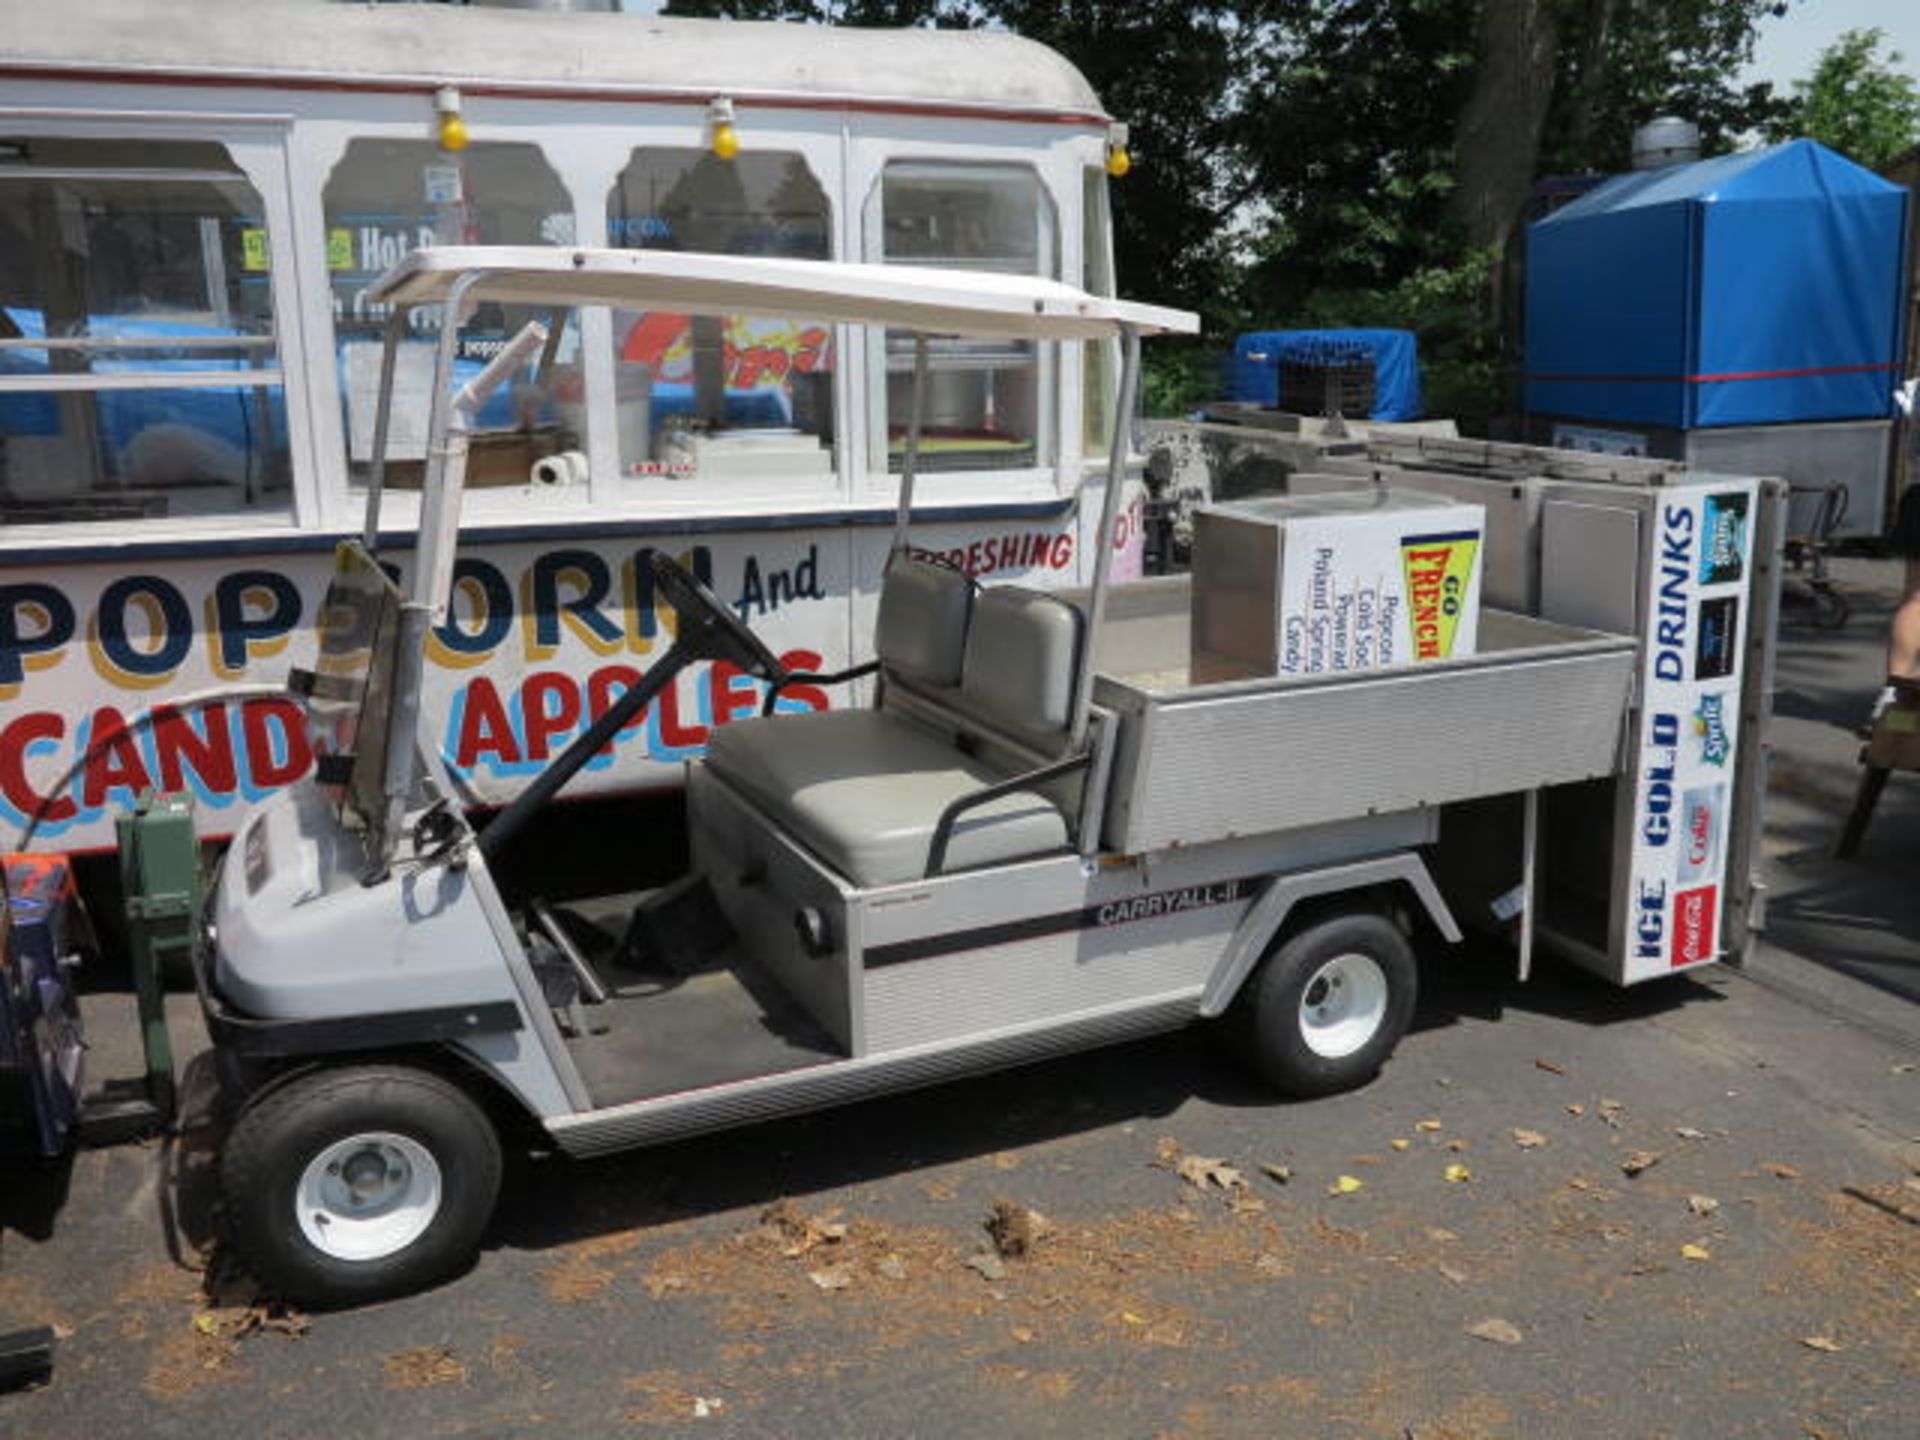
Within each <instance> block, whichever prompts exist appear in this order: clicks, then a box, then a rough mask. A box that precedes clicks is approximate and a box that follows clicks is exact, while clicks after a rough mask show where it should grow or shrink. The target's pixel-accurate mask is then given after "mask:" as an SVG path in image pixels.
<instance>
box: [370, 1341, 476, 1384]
mask: <svg viewBox="0 0 1920 1440" xmlns="http://www.w3.org/2000/svg"><path fill="white" fill-rule="evenodd" d="M380 1366H381V1369H383V1370H384V1371H385V1372H386V1376H387V1388H388V1389H390V1390H424V1389H426V1388H427V1387H428V1386H431V1385H454V1384H458V1383H459V1382H461V1381H463V1380H465V1379H466V1378H467V1367H466V1366H465V1365H464V1364H462V1363H461V1361H460V1357H459V1356H457V1355H455V1354H454V1353H453V1352H452V1351H451V1350H449V1349H447V1348H446V1347H445V1346H444V1345H418V1346H415V1347H414V1348H413V1349H411V1350H397V1351H395V1352H394V1353H393V1354H391V1355H389V1356H387V1357H386V1358H385V1359H384V1360H382V1361H381V1362H380Z"/></svg>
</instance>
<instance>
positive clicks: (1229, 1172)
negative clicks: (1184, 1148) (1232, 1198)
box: [1173, 1155, 1247, 1190]
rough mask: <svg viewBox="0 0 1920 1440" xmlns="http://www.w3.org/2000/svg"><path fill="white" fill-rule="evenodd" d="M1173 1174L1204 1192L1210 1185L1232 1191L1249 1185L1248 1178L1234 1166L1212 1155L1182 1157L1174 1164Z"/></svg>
mask: <svg viewBox="0 0 1920 1440" xmlns="http://www.w3.org/2000/svg"><path fill="white" fill-rule="evenodd" d="M1173 1173H1174V1174H1176V1175H1178V1176H1179V1177H1180V1178H1181V1179H1182V1180H1184V1181H1186V1182H1187V1183H1188V1184H1189V1185H1191V1186H1193V1187H1194V1188H1195V1189H1197V1190H1204V1189H1206V1188H1207V1186H1209V1185H1217V1186H1219V1187H1220V1188H1221V1189H1222V1190H1232V1189H1234V1188H1235V1187H1236V1186H1240V1185H1244V1184H1246V1183H1247V1179H1246V1176H1244V1175H1242V1174H1241V1173H1240V1172H1239V1171H1238V1170H1236V1169H1234V1168H1233V1166H1231V1165H1229V1164H1227V1162H1226V1161H1224V1160H1216V1159H1214V1158H1213V1157H1212V1156H1210V1155H1182V1156H1181V1157H1180V1158H1179V1159H1178V1160H1176V1161H1175V1162H1174V1166H1173Z"/></svg>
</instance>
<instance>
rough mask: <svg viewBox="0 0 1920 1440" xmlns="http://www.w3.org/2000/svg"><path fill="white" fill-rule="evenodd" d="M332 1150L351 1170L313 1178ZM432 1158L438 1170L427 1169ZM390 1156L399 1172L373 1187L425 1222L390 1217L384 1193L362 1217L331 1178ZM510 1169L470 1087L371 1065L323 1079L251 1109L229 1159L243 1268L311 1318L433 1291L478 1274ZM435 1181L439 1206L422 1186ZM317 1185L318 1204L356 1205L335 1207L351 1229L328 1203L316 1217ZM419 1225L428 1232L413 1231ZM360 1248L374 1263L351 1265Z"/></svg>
mask: <svg viewBox="0 0 1920 1440" xmlns="http://www.w3.org/2000/svg"><path fill="white" fill-rule="evenodd" d="M382 1137H385V1138H384V1139H383V1138H382ZM330 1149H332V1150H336V1151H337V1152H338V1155H339V1160H340V1163H336V1164H335V1165H333V1166H332V1167H331V1168H328V1167H320V1168H318V1169H316V1170H315V1171H314V1174H313V1175H312V1176H311V1177H309V1176H308V1171H309V1167H310V1166H315V1165H316V1164H317V1162H318V1161H320V1160H321V1159H322V1158H323V1157H324V1156H325V1155H326V1154H327V1152H328V1151H329V1150H330ZM422 1152H424V1154H425V1155H426V1156H427V1157H429V1158H430V1160H431V1162H432V1164H431V1166H429V1165H427V1164H425V1163H424V1162H420V1163H418V1164H415V1163H413V1162H414V1161H417V1160H418V1157H419V1155H420V1154H421V1153H422ZM382 1156H386V1157H389V1163H391V1164H392V1165H393V1167H394V1168H393V1169H392V1170H380V1171H376V1173H375V1175H374V1179H373V1182H372V1183H373V1184H375V1185H378V1186H382V1187H384V1193H385V1194H386V1195H387V1197H388V1198H389V1199H391V1198H394V1197H396V1196H397V1197H398V1199H400V1200H405V1201H417V1203H414V1204H410V1205H407V1206H405V1207H404V1208H406V1209H408V1210H409V1212H410V1215H411V1216H412V1217H413V1218H411V1219H407V1218H401V1219H393V1218H387V1217H389V1216H390V1215H391V1213H392V1210H395V1209H399V1208H402V1207H400V1206H398V1205H394V1206H391V1207H389V1209H388V1210H387V1211H385V1212H383V1211H382V1209H381V1208H379V1204H378V1202H379V1200H380V1199H381V1192H376V1193H375V1194H373V1196H372V1197H371V1200H370V1205H371V1206H372V1208H369V1209H368V1210H366V1211H365V1212H363V1213H364V1215H365V1216H366V1218H365V1219H362V1218H361V1216H360V1215H357V1214H355V1213H353V1211H352V1202H351V1200H350V1199H349V1198H348V1197H349V1192H348V1191H347V1190H346V1189H343V1188H336V1189H334V1190H332V1191H330V1192H329V1191H328V1190H326V1188H325V1187H329V1186H336V1187H344V1186H346V1185H347V1184H348V1182H347V1181H346V1180H345V1179H341V1180H338V1181H334V1180H329V1179H328V1178H326V1177H329V1176H340V1175H341V1174H342V1171H341V1168H340V1166H341V1164H345V1165H346V1166H347V1167H348V1172H349V1173H351V1171H352V1170H353V1168H354V1167H355V1166H362V1167H370V1166H376V1165H379V1164H380V1162H381V1157H382ZM500 1170H501V1157H500V1137H499V1135H498V1133H497V1132H496V1131H495V1128H494V1125H493V1122H492V1120H490V1119H489V1118H488V1116H487V1114H486V1112H485V1111H484V1110H482V1109H481V1107H480V1106H479V1105H477V1104H476V1103H475V1102H474V1100H473V1099H472V1097H471V1096H469V1095H468V1094H467V1093H466V1092H465V1091H463V1090H461V1089H460V1087H459V1086H457V1085H455V1084H453V1083H452V1082H450V1081H448V1080H445V1079H442V1078H441V1077H440V1076H438V1075H434V1074H432V1073H430V1072H428V1071H425V1070H416V1069H412V1068H409V1067H406V1066H402V1065H361V1066H353V1067H350V1068H340V1069H330V1070H318V1071H314V1072H312V1073H310V1074H306V1075H302V1076H299V1077H298V1078H296V1079H293V1080H290V1081H288V1082H287V1083H285V1084H283V1085H279V1086H276V1087H274V1088H273V1089H270V1090H268V1091H266V1092H265V1093H263V1094H262V1095H260V1096H259V1097H258V1099H256V1100H254V1101H252V1102H250V1103H249V1104H248V1105H247V1106H246V1107H245V1108H244V1109H243V1110H242V1111H241V1112H240V1115H239V1116H238V1118H237V1119H236V1120H235V1121H234V1125H233V1128H232V1130H231V1131H230V1132H229V1133H228V1135H227V1139H226V1143H225V1145H224V1146H223V1147H222V1150H221V1155H220V1187H221V1190H222V1192H223V1195H224V1197H225V1201H226V1223H227V1230H228V1234H229V1236H230V1237H231V1239H232V1241H233V1245H234V1248H235V1250H236V1252H237V1255H238V1258H239V1259H240V1261H241V1262H242V1263H243V1264H244V1265H246V1267H247V1268H248V1269H249V1270H250V1271H251V1272H252V1273H253V1276H254V1278H255V1279H256V1280H258V1281H259V1282H260V1283H261V1285H262V1286H263V1287H265V1288H266V1289H267V1290H268V1291H269V1292H271V1293H273V1294H275V1295H279V1296H283V1297H285V1298H287V1299H289V1300H297V1301H300V1302H301V1303H302V1304H306V1305H310V1306H334V1305H353V1304H361V1303H364V1302H366V1301H370V1300H384V1299H387V1298H389V1297H391V1296H395V1295H402V1294H406V1293H408V1292H410V1291H414V1290H419V1289H423V1288H425V1287H426V1286H429V1285H432V1284H434V1283H435V1282H437V1281H440V1280H444V1279H446V1278H447V1277H448V1276H450V1275H453V1274H454V1273H456V1272H457V1271H460V1270H463V1269H465V1268H466V1267H467V1266H468V1265H470V1264H471V1263H472V1261H473V1259H474V1256H475V1255H476V1254H477V1252H478V1250H479V1246H480V1238H481V1236H482V1235H483V1234H484V1233H485V1232H486V1228H487V1222H488V1221H489V1220H490V1219H491V1218H492V1216H493V1206H494V1200H495V1199H496V1198H497V1196H498V1195H499V1192H500ZM429 1176H431V1179H432V1180H433V1181H434V1182H436V1183H434V1185H433V1186H432V1191H433V1194H432V1203H431V1204H428V1203H426V1201H425V1200H424V1199H423V1198H421V1197H422V1196H424V1194H425V1191H424V1189H416V1188H415V1187H416V1186H423V1187H424V1186H425V1185H426V1183H427V1177H429ZM388 1177H392V1181H391V1183H389V1180H388ZM309 1182H310V1183H311V1184H312V1185H317V1186H320V1187H323V1188H322V1190H320V1191H314V1190H311V1189H309V1190H308V1192H307V1194H308V1196H309V1197H310V1198H316V1197H324V1196H325V1195H327V1194H329V1193H331V1194H333V1195H337V1196H338V1197H339V1198H340V1199H341V1200H343V1201H346V1202H347V1203H344V1204H340V1205H336V1206H335V1207H334V1208H333V1209H332V1211H331V1216H332V1217H337V1220H336V1219H334V1218H329V1213H328V1208H327V1205H326V1203H324V1202H323V1203H322V1204H320V1205H316V1206H313V1207H312V1208H309V1207H308V1206H306V1205H303V1203H302V1194H303V1191H302V1186H303V1183H309ZM303 1211H304V1212H305V1214H304V1215H303V1213H302V1212H303ZM422 1217H424V1218H422ZM414 1225H420V1226H421V1228H420V1229H419V1231H418V1233H417V1234H412V1233H409V1231H410V1229H411V1227H412V1226H414ZM379 1226H385V1227H386V1228H385V1229H384V1230H382V1229H378V1228H374V1227H379ZM370 1229H371V1231H372V1233H371V1237H370V1238H369V1237H368V1236H366V1235H365V1234H362V1235H360V1236H359V1238H360V1239H361V1240H363V1241H364V1242H365V1243H363V1244H359V1245H357V1246H356V1245H355V1244H351V1243H342V1242H344V1241H347V1240H352V1239H353V1238H354V1236H355V1232H356V1230H358V1231H362V1232H364V1231H367V1230H370ZM309 1231H312V1232H313V1233H317V1234H330V1235H333V1236H336V1237H340V1240H337V1241H336V1244H339V1250H337V1251H336V1252H335V1253H330V1252H329V1250H328V1249H325V1248H322V1247H321V1246H320V1245H319V1244H316V1243H315V1242H314V1240H313V1239H312V1238H310V1235H309ZM389 1245H391V1249H386V1248H384V1247H386V1246H389ZM356 1249H360V1250H368V1251H370V1253H365V1254H360V1253H345V1252H348V1251H354V1250H356Z"/></svg>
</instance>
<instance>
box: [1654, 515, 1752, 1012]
mask: <svg viewBox="0 0 1920 1440" xmlns="http://www.w3.org/2000/svg"><path fill="white" fill-rule="evenodd" d="M1755 503H1756V502H1755V486H1754V485H1753V483H1752V482H1747V483H1744V484H1741V483H1738V482H1729V483H1727V484H1716V485H1711V486H1703V487H1700V488H1697V489H1694V488H1689V489H1678V488H1676V489H1673V490H1670V491H1668V492H1666V493H1665V494H1664V495H1662V496H1661V497H1660V498H1659V500H1658V502H1657V504H1656V507H1655V511H1654V515H1655V524H1654V526H1653V533H1652V536H1651V544H1652V545H1653V547H1654V549H1653V554H1652V556H1651V561H1652V563H1651V565H1650V566H1649V579H1648V591H1647V595H1646V604H1647V607H1648V609H1647V615H1648V627H1647V647H1646V659H1645V669H1644V672H1643V674H1642V687H1641V694H1642V697H1643V704H1642V708H1641V718H1640V725H1641V728H1642V737H1641V738H1642V742H1643V743H1642V747H1641V758H1640V765H1639V773H1638V775H1637V777H1636V790H1635V799H1634V834H1633V875H1632V879H1631V881H1630V883H1629V887H1628V898H1627V917H1626V929H1627V934H1626V945H1625V956H1626V968H1625V974H1624V976H1623V977H1622V978H1623V979H1625V980H1628V981H1633V980H1642V979H1648V978H1651V977H1652V976H1655V975H1661V974H1666V973H1668V972H1670V971H1673V970H1684V969H1690V968H1691V967H1693V966H1695V965H1703V964H1705V963H1707V962H1708V961H1710V960H1713V959H1715V958H1717V957H1718V955H1719V954H1720V951H1721V948H1722V941H1721V929H1722V926H1721V919H1722V916H1721V909H1722V906H1723V904H1724V897H1725V891H1726V870H1727V858H1728V857H1727V837H1728V835H1729V834H1731V833H1732V832H1731V818H1732V817H1731V815H1730V813H1729V811H1730V806H1731V805H1732V803H1733V801H1732V797H1733V795H1734V793H1735V789H1734V784H1733V769H1734V762H1735V759H1736V757H1737V753H1738V748H1739V734H1740V728H1739V727H1740V684H1741V674H1742V669H1743V667H1742V656H1743V650H1744V644H1745V641H1746V639H1747V636H1746V633H1745V628H1744V627H1745V626H1746V625H1747V624H1749V623H1750V622H1751V616H1743V615H1742V613H1741V607H1742V605H1743V604H1745V603H1746V601H1747V598H1748V595H1747V591H1748V580H1749V577H1750V574H1751V568H1752V563H1753V535H1752V530H1751V525H1750V520H1751V517H1752V516H1753V514H1754V509H1755Z"/></svg>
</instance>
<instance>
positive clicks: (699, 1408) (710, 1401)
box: [693, 1395, 727, 1420]
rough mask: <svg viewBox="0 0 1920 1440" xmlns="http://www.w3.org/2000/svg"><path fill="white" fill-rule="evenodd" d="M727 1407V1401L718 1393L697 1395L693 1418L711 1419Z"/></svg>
mask: <svg viewBox="0 0 1920 1440" xmlns="http://www.w3.org/2000/svg"><path fill="white" fill-rule="evenodd" d="M726 1408H727V1402H726V1401H724V1400H722V1399H721V1398H720V1397H719V1396H717V1395H696V1396H694V1397H693V1418H694V1419H696V1420H710V1419H712V1418H713V1417H714V1416H715V1415H718V1414H719V1413H720V1412H721V1411H722V1410H725V1409H726Z"/></svg>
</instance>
